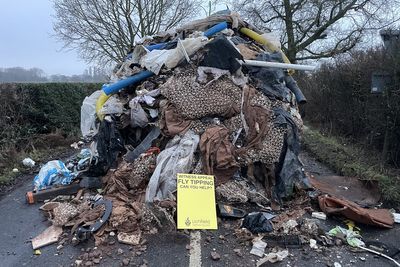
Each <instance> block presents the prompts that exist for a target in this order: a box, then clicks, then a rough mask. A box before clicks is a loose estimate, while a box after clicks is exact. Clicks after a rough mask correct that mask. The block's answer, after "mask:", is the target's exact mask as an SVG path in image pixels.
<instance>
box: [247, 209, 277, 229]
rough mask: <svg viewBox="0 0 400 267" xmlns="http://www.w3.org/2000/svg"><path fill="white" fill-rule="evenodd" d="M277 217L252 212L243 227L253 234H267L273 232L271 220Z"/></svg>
mask: <svg viewBox="0 0 400 267" xmlns="http://www.w3.org/2000/svg"><path fill="white" fill-rule="evenodd" d="M274 217H275V215H273V214H270V213H267V212H252V213H249V214H247V216H246V217H245V218H244V220H243V223H242V227H244V228H247V229H249V230H250V232H252V233H253V234H258V233H267V232H271V231H273V226H272V223H271V221H270V220H271V219H272V218H274Z"/></svg>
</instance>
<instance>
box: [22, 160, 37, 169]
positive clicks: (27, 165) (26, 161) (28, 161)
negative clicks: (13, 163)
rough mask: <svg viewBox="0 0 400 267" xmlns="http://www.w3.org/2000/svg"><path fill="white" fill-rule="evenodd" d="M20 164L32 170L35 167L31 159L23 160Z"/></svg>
mask: <svg viewBox="0 0 400 267" xmlns="http://www.w3.org/2000/svg"><path fill="white" fill-rule="evenodd" d="M22 164H23V165H24V166H25V167H28V168H33V167H35V161H33V159H31V158H25V159H24V160H23V161H22Z"/></svg>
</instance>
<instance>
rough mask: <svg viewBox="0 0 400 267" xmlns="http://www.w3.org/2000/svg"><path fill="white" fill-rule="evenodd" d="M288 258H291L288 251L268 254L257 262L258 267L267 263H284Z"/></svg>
mask: <svg viewBox="0 0 400 267" xmlns="http://www.w3.org/2000/svg"><path fill="white" fill-rule="evenodd" d="M287 256H289V251H288V250H281V251H278V252H271V253H268V254H267V255H266V256H265V257H264V258H262V259H260V260H259V261H257V267H258V266H261V265H263V264H264V263H266V262H271V263H275V262H278V261H283V260H284V259H285V258H286V257H287Z"/></svg>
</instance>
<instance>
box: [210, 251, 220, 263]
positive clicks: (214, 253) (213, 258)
mask: <svg viewBox="0 0 400 267" xmlns="http://www.w3.org/2000/svg"><path fill="white" fill-rule="evenodd" d="M211 259H212V260H214V261H219V260H220V259H221V256H220V255H219V254H218V253H217V252H215V251H211Z"/></svg>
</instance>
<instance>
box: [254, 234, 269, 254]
mask: <svg viewBox="0 0 400 267" xmlns="http://www.w3.org/2000/svg"><path fill="white" fill-rule="evenodd" d="M266 247H267V243H265V242H264V241H262V240H261V239H259V238H256V239H254V240H253V247H252V248H251V250H250V254H253V255H256V256H258V257H262V256H264V251H265V248H266Z"/></svg>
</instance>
